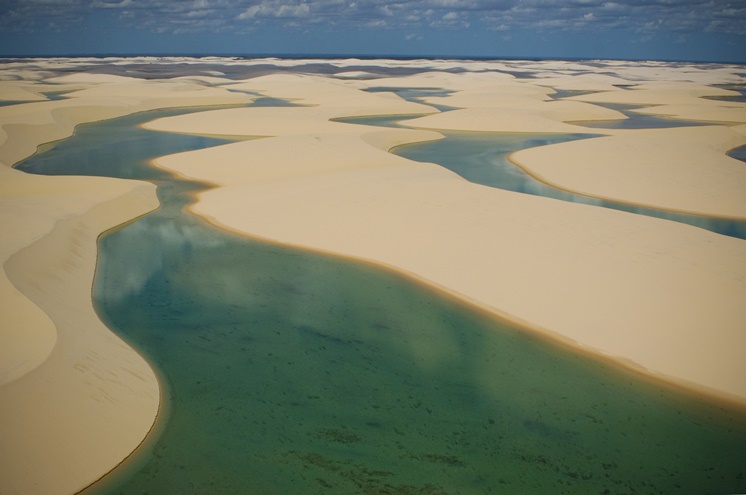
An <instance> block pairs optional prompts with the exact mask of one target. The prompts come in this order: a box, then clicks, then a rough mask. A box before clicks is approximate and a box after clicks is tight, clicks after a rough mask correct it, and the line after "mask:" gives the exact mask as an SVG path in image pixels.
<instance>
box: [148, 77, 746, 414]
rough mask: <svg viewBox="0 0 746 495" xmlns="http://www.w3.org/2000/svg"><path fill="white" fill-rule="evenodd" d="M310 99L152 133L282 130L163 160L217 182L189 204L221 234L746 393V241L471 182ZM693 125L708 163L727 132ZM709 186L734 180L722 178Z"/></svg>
mask: <svg viewBox="0 0 746 495" xmlns="http://www.w3.org/2000/svg"><path fill="white" fill-rule="evenodd" d="M283 77H285V78H286V79H292V78H293V77H294V76H283ZM297 79H298V84H297V86H299V85H300V79H301V78H297ZM304 79H306V80H307V79H308V77H306V78H304ZM366 84H367V82H366ZM370 84H371V85H373V84H372V82H371V83H370ZM292 86H293V84H291V83H290V82H288V83H287V87H286V88H285V89H284V90H283V91H279V93H280V95H281V96H283V97H287V98H292V97H294V96H295V97H298V98H304V97H306V96H307V94H306V93H305V92H304V91H302V90H301V89H298V90H297V94H295V95H294V94H293V92H292V91H291V89H294V88H292ZM317 86H318V85H317ZM330 86H333V85H330ZM273 91H274V90H273ZM620 91H622V90H620ZM539 94H540V93H539ZM325 101H329V102H330V103H325ZM540 101H543V100H540ZM314 102H315V103H316V104H317V105H319V106H316V107H313V108H306V109H242V110H226V111H214V112H210V113H209V114H202V116H201V117H202V118H199V119H197V118H195V117H193V116H185V117H174V118H168V119H162V120H160V121H157V122H153V123H151V124H148V127H150V128H153V129H162V130H169V131H178V132H197V133H208V134H209V133H215V134H224V133H226V132H231V129H233V131H232V132H233V133H235V134H244V135H257V134H261V135H263V136H268V135H274V136H277V137H265V138H264V139H259V140H252V141H247V142H242V143H237V144H231V145H226V146H223V147H219V148H213V149H209V150H203V151H199V152H193V153H185V154H180V155H174V156H171V157H166V158H162V159H159V160H157V163H158V164H159V165H160V166H162V167H165V168H167V169H169V170H174V171H177V172H180V173H182V174H185V175H187V176H189V177H193V178H198V179H202V180H206V181H209V182H212V183H215V184H217V185H218V186H221V187H218V188H216V189H212V190H210V191H207V192H205V193H203V194H201V195H200V201H199V203H198V204H197V205H196V206H195V207H194V211H195V212H197V213H198V214H200V215H204V216H205V217H207V218H209V219H210V220H211V221H213V222H215V223H216V224H218V225H221V226H223V227H225V228H229V229H233V230H236V231H239V232H244V233H247V234H249V235H255V236H259V237H263V238H267V239H272V240H276V241H279V242H283V243H289V244H293V245H301V246H307V247H311V248H314V249H320V250H324V251H328V252H332V253H338V254H344V255H349V256H352V257H355V258H360V259H366V260H372V261H374V262H377V263H381V264H384V265H387V266H391V267H394V268H396V269H398V270H401V271H403V272H406V273H410V274H412V275H413V276H415V277H418V278H420V279H423V280H426V281H428V282H429V283H432V284H434V285H436V286H439V287H442V288H444V289H446V290H448V291H450V292H453V293H455V294H457V295H459V296H460V297H463V298H466V299H468V300H471V301H473V302H475V303H477V304H479V305H481V306H483V307H485V308H487V309H489V310H490V311H493V312H495V313H497V314H502V315H505V316H507V317H509V318H511V319H514V320H517V321H520V322H522V323H524V324H526V325H527V326H529V327H531V328H534V329H538V330H540V331H543V332H546V333H547V334H550V335H553V336H555V337H557V338H559V339H561V340H564V341H569V342H573V343H575V345H578V346H579V347H581V348H584V349H590V350H593V351H594V352H598V353H602V354H604V355H607V356H610V357H612V358H614V359H617V360H619V361H620V362H624V363H627V364H629V365H630V366H633V367H637V368H641V369H645V370H647V372H649V373H651V374H653V375H655V376H659V377H666V379H669V380H672V381H676V382H681V383H686V384H688V385H689V386H692V387H694V388H696V389H698V390H707V391H710V392H715V393H718V394H720V395H721V396H724V397H730V398H733V399H735V400H739V401H742V402H746V383H744V381H743V380H742V379H741V378H742V377H743V376H744V374H745V373H746V363H744V361H743V359H742V358H741V349H743V347H744V345H745V344H746V332H744V328H745V325H744V324H745V323H746V305H744V304H742V302H743V301H744V300H746V243H745V242H744V241H741V240H737V239H732V238H728V237H724V236H720V235H717V234H713V233H710V232H707V231H704V230H700V229H697V228H694V227H690V226H686V225H681V224H677V223H672V222H667V221H663V220H657V219H651V218H647V217H642V216H637V215H631V214H626V213H621V212H616V211H612V210H607V209H601V208H595V207H590V206H583V205H576V204H571V203H564V202H559V201H555V200H549V199H543V198H537V197H530V196H525V195H520V194H516V193H511V192H505V191H500V190H496V189H491V188H487V187H483V186H479V185H474V184H471V183H468V182H466V181H465V180H463V179H461V178H460V177H458V176H456V175H455V174H452V173H451V172H448V171H446V170H444V169H442V168H440V167H438V166H435V165H430V164H419V163H413V162H409V161H407V160H404V159H402V158H399V157H396V156H392V155H390V154H386V153H385V150H387V149H388V148H389V147H391V146H392V145H395V144H397V143H401V142H406V141H414V140H424V139H432V138H434V137H436V135H434V134H422V135H419V134H412V133H409V132H407V131H406V130H384V131H381V130H373V129H371V128H366V127H364V126H352V125H345V124H334V125H332V124H330V123H328V122H327V120H328V119H329V118H330V117H333V116H336V112H338V111H339V112H340V113H341V114H343V115H350V113H351V110H350V108H349V107H343V108H342V107H338V108H334V107H333V106H332V105H333V103H331V102H333V98H331V96H329V98H325V97H323V95H319V94H315V95H314ZM475 102H476V100H475ZM553 104H554V103H552V102H546V103H537V104H536V114H537V116H536V118H541V119H542V122H541V125H538V124H537V125H532V126H526V128H527V130H528V129H531V130H532V131H533V132H546V131H548V130H549V129H551V128H552V127H551V125H550V124H551V123H553V124H556V125H557V127H556V129H558V130H559V129H562V128H563V126H564V125H567V124H564V123H563V122H562V115H561V113H557V114H554V115H552V114H551V113H544V114H543V115H542V111H541V110H539V109H541V108H542V105H546V106H549V105H553ZM494 108H497V107H489V108H488V109H494ZM573 110H575V109H573ZM358 111H359V112H362V113H364V112H365V111H364V110H361V109H359V110H358ZM594 111H595V110H594ZM570 113H571V114H572V112H570ZM239 114H240V115H239ZM272 115H274V117H272ZM449 115H450V116H452V117H449ZM450 118H453V119H454V120H453V122H450V121H449V119H450ZM460 118H461V117H459V113H458V112H457V111H454V112H448V113H442V114H435V115H433V116H429V117H423V118H421V119H417V121H419V122H422V121H427V120H435V119H438V120H439V123H440V124H441V127H442V128H448V127H449V126H450V127H451V128H453V127H456V128H460V127H459V125H460V124H461V121H460V120H459V119H460ZM527 118H528V117H527ZM573 118H576V116H575V114H574V115H573ZM229 120H230V121H231V124H230V125H227V124H226V122H228V121H229ZM283 120H286V123H285V125H283V124H282V121H283ZM314 121H316V123H315V124H314V123H313V122H314ZM417 121H415V122H417ZM261 122H268V126H266V127H262V126H261ZM410 123H411V121H410ZM505 125H507V123H506V124H505ZM514 125H523V124H522V123H521V122H518V123H517V124H514ZM576 127H579V126H571V128H573V129H575V128H576ZM581 128H582V127H581ZM506 130H507V129H506ZM513 130H516V129H515V127H514V128H513ZM693 132H695V135H694V136H693V137H692V138H691V139H689V138H687V140H688V141H691V142H692V143H691V145H692V147H693V148H695V149H697V150H698V151H700V152H703V153H704V151H703V150H702V148H709V147H712V148H713V150H712V154H711V155H708V156H707V158H710V157H712V156H714V155H717V156H718V157H721V155H722V150H723V148H724V147H725V146H726V145H725V144H724V143H725V142H724V141H723V138H722V136H720V134H719V133H720V132H731V131H728V130H727V129H725V128H719V127H718V128H715V129H714V130H709V131H708V130H701V131H699V130H698V131H693ZM710 132H714V133H715V135H714V136H713V135H710V134H708V133H710ZM638 134H639V133H638ZM643 134H644V136H642V137H641V139H642V140H643V142H653V143H654V142H655V141H656V136H657V135H656V134H655V133H647V132H645V133H643ZM731 134H733V135H737V133H731ZM630 135H632V134H630ZM731 137H732V136H731ZM613 138H615V137H610V138H604V139H609V140H611V139H613ZM695 138H696V139H695ZM708 139H715V143H714V144H713V143H710V142H708ZM646 140H647V141H646ZM595 141H596V142H598V143H600V144H599V146H600V148H599V149H598V150H596V151H592V152H591V153H589V155H590V156H595V157H596V159H598V158H603V157H605V156H606V155H607V152H608V151H609V149H607V148H605V147H604V146H602V145H603V144H604V143H605V141H602V140H601V139H598V140H595ZM725 141H727V142H735V141H733V140H732V139H731V140H730V141H728V139H725ZM705 142H707V144H704V143H705ZM697 143H699V144H697ZM667 144H669V143H666V142H663V143H661V145H660V146H659V147H658V148H659V149H656V148H655V146H652V145H651V147H649V148H646V149H645V151H646V153H647V156H648V157H649V158H650V160H651V161H655V160H657V159H661V158H662V159H664V160H665V151H662V150H661V148H665V147H666V146H664V145H667ZM289 150H292V152H291V151H289ZM612 151H613V150H612ZM555 155H556V154H555ZM299 157H303V160H302V163H299ZM537 162H538V161H537ZM208 163H209V164H210V166H209V167H208V166H206V165H205V164H208ZM542 163H543V162H542ZM547 167H549V166H548V165H547ZM566 175H568V176H570V175H573V174H570V173H567V174H566ZM731 179H732V178H731ZM739 180H740V179H739ZM671 182H672V183H673V185H666V186H665V187H664V186H662V185H661V186H659V190H658V193H659V195H660V196H661V197H672V196H676V195H678V194H679V192H680V191H679V190H678V188H677V187H676V185H675V180H672V181H671ZM713 182H714V184H713V185H719V186H723V187H724V190H725V191H726V192H727V191H729V190H730V189H731V186H730V185H728V184H726V181H725V180H724V178H723V177H721V176H718V177H717V178H715V179H713ZM597 185H598V184H595V185H594V187H595V186H597ZM616 191H617V192H620V195H622V196H624V191H623V188H621V187H620V188H618V189H617V190H616ZM267 212H271V214H267Z"/></svg>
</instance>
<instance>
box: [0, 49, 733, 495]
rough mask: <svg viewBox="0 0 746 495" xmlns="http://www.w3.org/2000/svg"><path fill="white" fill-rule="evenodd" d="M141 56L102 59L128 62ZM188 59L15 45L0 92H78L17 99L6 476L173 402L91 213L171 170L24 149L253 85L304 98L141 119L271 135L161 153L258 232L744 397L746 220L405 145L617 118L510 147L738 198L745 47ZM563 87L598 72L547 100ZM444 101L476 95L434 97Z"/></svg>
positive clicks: (20, 489)
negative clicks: (149, 69)
mask: <svg viewBox="0 0 746 495" xmlns="http://www.w3.org/2000/svg"><path fill="white" fill-rule="evenodd" d="M138 60H139V62H140V63H155V61H154V60H153V59H150V58H142V59H138ZM131 62H132V61H128V60H125V59H119V58H112V59H107V60H105V61H104V63H106V64H110V66H111V67H114V66H119V65H122V66H125V65H126V64H128V63H131ZM173 62H175V63H180V64H186V63H188V64H193V65H194V66H195V67H200V66H201V65H203V64H212V65H210V66H209V67H210V70H209V72H210V73H209V74H206V73H203V72H200V74H201V75H198V77H185V78H176V79H173V80H149V81H145V80H140V79H137V78H135V77H129V76H122V75H116V74H115V75H106V74H93V73H84V72H83V73H81V72H78V73H70V74H68V75H63V76H59V74H58V71H59V69H60V68H64V69H65V70H67V71H70V70H72V69H74V68H75V67H85V66H89V65H91V64H100V63H102V61H101V60H99V59H89V60H88V59H69V60H59V61H56V63H55V64H54V65H52V64H49V65H45V62H44V61H43V60H37V61H26V62H23V63H17V64H8V65H7V66H6V67H4V70H5V72H4V73H3V77H0V80H3V81H2V82H0V90H1V89H2V88H11V87H12V88H14V89H12V92H11V89H7V92H6V93H4V95H5V96H3V98H5V99H40V98H45V97H46V96H45V95H44V92H45V91H48V87H49V83H55V84H59V85H60V86H57V87H59V88H64V90H65V91H67V92H68V94H67V95H66V96H67V99H64V100H55V101H38V102H29V103H23V104H16V105H10V106H4V107H0V162H2V163H1V164H0V179H2V180H0V203H1V204H2V209H0V227H2V228H3V231H4V232H6V233H10V234H9V235H5V236H3V237H2V238H1V240H0V260H2V263H3V270H2V272H0V295H1V296H2V297H1V298H0V314H2V315H3V317H2V318H3V320H2V325H1V326H0V491H1V492H2V493H24V494H25V493H40V494H43V493H71V492H75V491H77V490H79V489H80V488H82V487H84V486H86V485H87V484H89V483H91V482H93V481H95V480H96V479H97V478H98V477H100V476H102V475H103V474H105V473H106V472H107V471H109V470H110V469H111V468H113V467H114V466H115V465H116V464H117V463H118V462H120V461H121V460H122V459H123V458H124V457H125V456H127V455H128V454H129V453H130V452H131V451H132V450H133V449H134V448H135V447H136V446H137V444H138V443H139V442H140V441H141V440H142V439H143V437H144V436H145V435H146V433H147V431H148V429H149V428H150V426H151V425H152V423H153V420H154V417H155V415H156V411H157V409H158V405H159V397H158V393H159V389H158V384H157V380H156V378H155V375H154V373H153V372H152V370H151V369H150V368H149V366H148V365H147V363H145V362H144V361H143V360H142V358H140V357H139V356H138V355H137V354H136V353H135V352H134V351H133V350H132V349H130V348H129V347H128V346H126V345H125V344H124V343H123V342H122V341H121V340H120V339H118V338H117V337H115V336H114V335H113V334H112V333H111V332H110V331H109V330H108V329H107V328H106V327H105V326H104V325H103V324H102V323H101V322H100V321H99V319H98V318H97V316H96V314H95V312H94V310H93V307H92V303H91V293H90V290H91V284H92V281H93V270H94V267H95V259H96V244H95V241H96V238H97V236H98V235H99V234H100V233H101V232H102V231H104V230H106V229H108V228H110V227H112V226H114V225H117V224H118V223H121V222H123V221H125V220H127V219H130V218H132V217H134V216H137V215H139V214H142V213H145V212H147V211H149V210H150V209H153V208H155V207H156V206H157V201H156V199H155V194H154V187H153V186H152V185H150V184H144V183H139V182H131V181H123V180H115V179H103V178H85V177H39V176H31V175H27V174H23V173H21V172H18V171H15V170H12V169H10V168H9V166H11V165H12V164H14V163H16V162H17V161H19V160H21V159H23V158H24V157H27V156H29V155H30V154H32V153H34V152H35V151H36V149H37V147H38V146H39V145H40V144H43V143H46V142H50V141H53V140H57V139H63V138H65V137H67V136H69V135H70V134H71V133H72V132H73V130H74V127H75V126H76V125H77V124H80V123H83V122H90V121H95V120H100V119H105V118H112V117H116V116H121V115H126V114H130V113H133V112H138V111H143V110H148V109H154V108H163V107H170V106H195V105H211V104H229V103H242V102H248V101H250V100H251V99H252V97H251V96H249V95H248V94H246V93H242V92H257V93H261V94H263V95H267V96H272V97H275V98H284V99H288V100H292V101H293V102H295V103H296V104H300V105H305V106H299V107H287V108H260V107H255V108H236V109H224V110H210V111H206V112H202V113H200V114H191V115H185V116H180V117H171V118H167V119H160V120H157V121H154V122H151V123H149V124H147V126H146V127H148V128H150V129H157V130H163V131H169V132H182V133H197V134H215V135H234V136H244V137H257V138H260V139H252V140H246V141H242V142H237V143H232V144H228V145H224V146H219V147H215V148H210V149H206V150H201V151H195V152H190V153H182V154H178V155H172V156H169V157H163V158H160V159H158V160H157V164H158V165H159V166H161V167H164V168H167V169H169V170H173V171H176V172H178V173H180V174H183V175H185V176H189V177H192V178H197V179H201V180H205V181H209V182H211V183H213V184H215V185H216V186H217V187H216V188H214V189H211V190H209V191H207V192H204V193H202V194H201V195H200V197H199V202H198V203H197V204H196V205H194V206H193V210H194V211H195V212H196V213H197V214H199V215H202V216H204V217H206V218H208V219H210V220H211V221H212V222H214V223H215V224H216V225H219V226H222V227H224V228H226V229H230V230H234V231H237V232H241V233H244V234H246V235H250V236H257V237H261V238H265V239H270V240H273V241H277V242H282V243H287V244H291V245H297V246H302V247H306V248H312V249H318V250H323V251H326V252H331V253H336V254H341V255H345V256H351V257H353V258H357V259H363V260H369V261H373V262H375V263H379V264H382V265H385V266H389V267H393V268H395V269H396V270H399V271H401V272H404V273H408V274H410V275H411V276H413V277H416V278H418V279H420V280H423V281H425V282H427V283H429V284H432V285H434V286H436V287H439V288H441V289H443V290H445V291H448V292H450V293H452V294H454V295H457V296H458V297H462V298H464V299H466V300H469V301H471V302H473V303H475V304H477V305H479V306H481V307H482V308H485V309H486V310H488V311H490V312H493V313H494V314H497V315H502V316H504V317H507V318H510V319H513V320H515V321H518V322H520V323H522V324H524V325H526V327H527V329H528V330H529V331H537V332H541V333H543V334H545V335H548V336H551V337H552V338H555V339H557V340H559V341H562V342H564V343H567V344H568V345H571V346H573V347H575V348H577V349H581V350H584V351H588V352H592V353H597V354H602V355H605V356H608V357H609V358H610V359H614V360H617V361H618V362H620V363H624V364H625V365H628V366H630V367H633V368H635V369H639V370H642V371H644V372H645V373H648V374H650V375H652V376H655V377H659V378H663V379H665V380H668V381H670V382H672V383H679V384H685V385H686V386H689V387H691V388H693V389H695V390H697V391H700V392H702V393H713V394H716V395H718V396H719V397H724V398H729V399H732V400H735V401H738V402H740V403H741V404H746V382H744V380H742V377H743V376H745V375H746V364H744V360H743V358H742V355H741V354H742V349H743V348H744V346H745V345H746V332H744V328H746V326H745V323H746V305H744V304H743V301H744V300H746V242H744V241H742V240H738V239H732V238H728V237H724V236H720V235H717V234H713V233H710V232H708V231H704V230H701V229H698V228H694V227H690V226H686V225H681V224H677V223H673V222H668V221H664V220H658V219H652V218H647V217H642V216H637V215H632V214H627V213H622V212H617V211H612V210H607V209H603V208H596V207H592V206H584V205H578V204H572V203H566V202H560V201H555V200H551V199H546V198H539V197H532V196H526V195H521V194H517V193H512V192H506V191H501V190H497V189H492V188H488V187H484V186H479V185H475V184H471V183H469V182H467V181H465V180H464V179H462V178H461V177H459V176H457V175H455V174H453V173H451V172H449V171H447V170H445V169H443V168H441V167H439V166H436V165H434V164H423V163H415V162H411V161H408V160H406V159H404V158H401V157H398V156H395V155H392V154H390V153H388V150H389V149H391V148H392V147H395V146H398V145H401V144H405V143H411V142H418V141H428V140H435V139H441V138H442V137H443V136H442V135H441V134H439V133H438V132H434V131H433V130H431V129H442V130H472V131H489V132H498V131H499V132H559V133H564V132H573V133H575V132H584V133H591V134H608V136H605V137H598V138H594V139H588V140H583V141H575V142H571V143H566V144H560V145H553V146H548V147H544V148H537V149H533V150H526V151H522V152H520V153H517V154H515V155H514V159H515V160H516V161H517V162H519V163H520V164H521V165H522V166H523V167H525V168H526V169H527V170H529V171H530V172H531V173H533V174H535V175H536V176H540V177H541V178H543V179H544V180H546V181H548V182H552V183H556V184H558V185H559V186H561V187H564V188H567V189H574V190H582V191H583V192H584V193H586V194H589V195H593V196H599V197H605V198H614V199H617V200H620V201H627V202H632V203H634V202H637V203H641V204H654V205H656V206H658V207H661V208H670V209H677V210H684V211H693V212H698V213H706V214H711V215H723V216H734V217H739V218H743V217H744V210H745V208H746V205H744V202H743V199H742V198H741V196H743V195H742V194H739V192H741V191H743V190H746V189H745V187H746V182H744V181H745V180H746V177H745V176H744V173H743V172H742V170H743V167H742V165H743V164H742V163H741V162H737V161H736V160H733V159H730V158H728V157H726V156H725V151H727V149H729V148H732V147H734V146H738V145H740V144H743V143H744V140H745V139H746V131H745V130H744V129H745V128H746V126H744V125H735V124H737V123H740V122H744V120H742V117H741V113H740V112H742V109H741V106H742V105H741V104H733V103H728V102H725V103H724V102H722V101H717V100H712V99H708V98H706V97H709V96H725V95H726V93H727V94H731V93H730V92H728V91H727V90H722V89H719V88H713V87H711V86H710V85H711V84H719V83H723V82H733V81H739V80H741V79H740V78H741V76H739V75H738V71H737V70H735V69H730V68H728V67H720V68H717V69H711V70H701V69H700V68H698V67H697V66H695V65H686V64H680V65H677V66H675V67H674V66H668V65H665V64H657V63H644V64H638V63H627V62H609V63H601V62H593V63H583V62H562V61H553V62H534V61H504V62H503V61H483V62H474V63H466V62H457V61H426V60H422V61H360V60H338V61H332V62H330V61H323V63H326V64H328V65H330V66H334V67H338V68H339V69H340V72H341V73H343V74H344V73H346V74H347V76H350V77H343V78H341V79H335V78H333V77H323V76H313V75H308V74H294V73H291V74H278V75H269V76H263V77H256V78H253V79H246V80H243V81H231V80H228V79H225V80H220V79H216V75H217V74H218V73H219V71H215V70H214V65H215V64H217V63H222V64H224V65H225V68H226V70H227V69H228V68H229V67H232V66H241V64H243V66H248V65H261V66H262V67H264V66H267V65H272V64H275V66H277V67H283V68H287V67H296V66H298V67H301V66H303V64H307V63H308V62H309V61H298V60H284V61H283V60H274V61H273V60H255V61H242V60H234V59H219V58H216V59H210V60H207V59H204V60H191V59H174V61H173ZM161 63H169V61H167V60H166V61H161ZM366 67H367V68H368V70H365V71H363V70H362V69H364V68H366ZM395 67H405V68H408V69H421V73H419V74H417V75H414V76H408V77H401V78H392V77H389V76H386V77H381V73H382V72H385V71H383V70H382V68H383V69H386V68H395ZM379 69H380V70H379ZM454 69H459V70H461V72H462V73H458V74H455V73H452V71H453V70H454ZM56 71H57V72H56ZM376 71H378V72H376ZM500 71H503V72H500ZM504 71H510V74H508V73H506V72H504ZM122 72H123V73H124V72H125V71H124V70H123V71H122ZM363 72H364V74H363ZM205 74H206V75H205ZM514 74H522V77H521V78H520V79H519V78H517V77H515V76H514ZM352 76H360V77H361V78H359V79H355V78H352ZM363 76H364V78H363ZM656 81H657V82H656ZM654 82H655V83H654ZM11 83H12V84H11ZM9 84H10V85H9ZM376 86H378V87H380V86H392V87H410V88H417V87H430V88H442V89H447V90H451V91H453V93H452V94H451V95H450V96H445V97H428V98H424V99H423V100H422V101H423V102H424V103H414V102H408V101H404V100H402V99H401V98H399V97H397V96H396V95H394V94H392V93H369V92H365V91H362V89H365V88H370V87H376ZM621 86H623V87H625V88H626V87H629V88H633V89H623V88H622V87H621ZM229 89H230V90H232V91H229ZM555 89H556V90H560V89H563V90H573V91H594V92H593V93H591V94H584V95H577V96H576V97H573V98H571V99H569V100H568V99H566V100H565V101H552V99H553V95H554V94H555V93H554V90H555ZM506 95H508V96H506ZM11 97H12V98H11ZM428 102H429V103H433V104H441V105H447V106H453V107H458V108H459V110H455V111H451V112H438V111H437V110H436V109H435V108H434V107H432V106H429V105H427V104H426V103H428ZM609 102H612V103H613V102H618V103H629V104H634V105H659V106H658V107H655V108H653V109H651V110H650V111H653V112H655V111H656V108H657V111H658V112H660V113H662V114H667V115H672V116H676V117H677V118H694V117H696V116H697V115H699V116H700V117H699V118H701V119H702V120H711V121H712V120H718V119H720V118H721V116H722V115H724V114H726V113H727V114H728V119H727V120H728V122H729V123H731V124H734V125H730V126H722V125H721V126H705V127H701V128H687V129H664V130H634V131H623V130H599V129H589V128H586V127H583V126H582V125H578V124H573V122H577V121H583V120H607V119H618V118H622V117H623V115H622V114H620V113H619V112H617V111H615V110H610V109H608V108H604V107H603V106H601V105H600V104H603V103H609ZM664 104H665V105H664ZM660 105H664V106H662V107H661V106H660ZM694 107H696V108H694ZM646 111H647V110H646ZM666 112H669V113H666ZM408 114H419V115H423V117H421V118H418V119H414V120H410V121H408V125H410V126H412V127H416V128H417V129H412V128H409V129H383V128H375V127H370V126H364V125H354V124H346V123H340V122H335V121H333V119H336V118H342V117H352V116H365V115H408ZM734 115H735V117H734ZM705 117H706V118H705ZM267 212H271V215H270V214H268V213H267Z"/></svg>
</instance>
